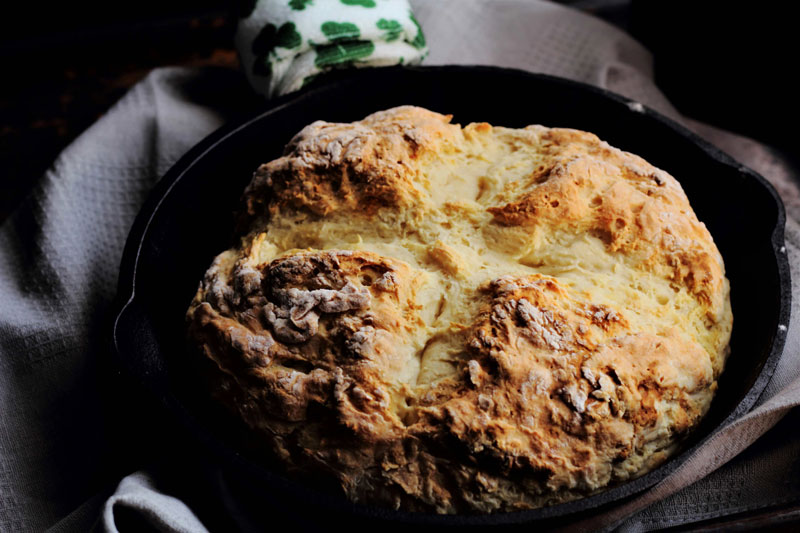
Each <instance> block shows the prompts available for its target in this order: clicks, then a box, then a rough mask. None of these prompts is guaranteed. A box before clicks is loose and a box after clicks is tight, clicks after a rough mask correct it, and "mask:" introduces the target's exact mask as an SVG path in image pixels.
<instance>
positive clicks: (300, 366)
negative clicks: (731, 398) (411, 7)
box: [187, 106, 733, 513]
mask: <svg viewBox="0 0 800 533" xmlns="http://www.w3.org/2000/svg"><path fill="white" fill-rule="evenodd" d="M243 203H244V210H243V212H242V215H241V227H242V228H245V230H244V232H243V234H242V237H241V241H240V243H239V245H238V246H236V247H234V248H232V249H230V250H227V251H225V252H223V253H222V254H220V255H219V256H218V257H217V258H216V259H215V261H214V263H213V264H212V265H211V267H210V268H209V270H208V271H207V272H206V275H205V277H204V279H203V281H202V282H201V284H200V288H199V290H198V292H197V294H196V296H195V298H194V300H193V302H192V304H191V306H190V308H189V310H188V312H187V322H188V334H189V338H190V341H191V343H192V344H193V345H194V346H196V347H198V348H199V349H200V350H201V351H202V352H203V354H204V355H205V357H206V358H208V360H210V361H211V362H212V363H213V365H212V366H213V368H214V372H213V374H214V380H215V394H216V396H217V397H218V398H219V399H220V400H221V401H222V402H223V403H225V404H226V405H227V406H228V407H229V408H230V409H231V410H232V411H233V412H234V413H236V414H237V416H239V417H240V418H241V419H242V420H243V421H244V422H245V423H246V424H247V425H248V426H249V427H250V428H252V430H253V431H254V435H257V437H258V439H260V440H262V441H263V442H266V443H267V444H268V445H269V446H270V447H271V449H272V451H273V453H274V455H275V456H276V457H277V458H278V459H279V460H280V461H281V462H282V464H284V466H285V467H286V469H287V470H288V471H290V472H296V473H301V474H303V475H317V476H324V477H327V478H331V479H335V480H336V482H337V483H338V485H340V486H341V488H342V490H343V491H344V493H345V494H346V495H347V496H348V497H349V498H351V499H352V500H354V501H358V502H364V503H371V504H379V505H386V506H389V507H392V508H403V509H406V510H412V511H413V510H423V511H435V512H440V513H456V512H495V511H511V510H519V509H528V508H534V507H539V506H543V505H549V504H553V503H558V502H563V501H567V500H571V499H575V498H579V497H582V496H585V495H588V494H591V493H593V492H596V491H598V490H602V489H603V488H605V487H607V486H609V485H612V484H615V483H619V482H621V481H624V480H627V479H630V478H632V477H637V476H640V475H642V474H644V473H646V472H647V471H649V470H652V469H653V468H655V467H656V466H658V465H659V464H660V463H662V462H663V461H664V460H665V459H666V458H667V457H668V456H669V455H670V454H671V453H673V452H674V450H675V449H676V447H677V446H678V445H679V443H680V440H681V438H682V437H683V436H684V435H686V434H687V433H688V432H689V431H691V430H692V428H693V427H695V426H696V425H697V423H698V421H699V420H700V419H701V418H702V416H703V415H704V414H705V412H706V411H707V410H708V407H709V405H710V402H711V399H712V397H713V394H714V392H715V390H716V387H717V384H716V379H717V378H718V376H719V374H720V372H721V371H722V369H723V366H724V362H725V358H726V356H727V352H728V342H729V338H730V332H731V328H732V320H733V319H732V315H731V310H730V298H729V286H728V281H727V279H726V278H725V274H724V265H723V262H722V258H721V256H720V254H719V252H718V250H717V248H716V246H715V245H714V243H713V241H712V239H711V236H710V234H709V233H708V231H707V230H706V228H705V226H704V225H703V224H702V223H701V222H700V221H698V220H697V217H696V216H695V215H694V213H693V212H692V210H691V207H690V205H689V203H688V200H687V199H686V196H685V194H684V193H683V191H682V189H681V187H680V185H679V184H678V182H677V181H676V180H675V179H674V178H673V177H672V176H670V175H669V174H667V173H666V172H664V171H662V170H659V169H657V168H655V167H653V166H651V165H650V164H648V163H647V162H646V161H644V160H643V159H641V158H639V157H637V156H635V155H632V154H629V153H626V152H622V151H620V150H618V149H616V148H613V147H611V146H609V145H607V144H606V143H604V142H602V141H601V140H599V139H598V138H597V137H596V136H594V135H592V134H590V133H585V132H580V131H575V130H566V129H557V128H552V129H551V128H545V127H542V126H529V127H527V128H523V129H509V128H502V127H495V126H491V125H489V124H486V123H479V124H470V125H467V126H465V127H463V128H462V127H460V126H458V125H454V124H450V117H449V116H445V115H440V114H438V113H434V112H431V111H428V110H425V109H421V108H416V107H409V106H405V107H399V108H394V109H390V110H387V111H382V112H379V113H375V114H373V115H370V116H369V117H367V118H365V119H364V120H362V121H360V122H355V123H352V124H330V123H325V122H315V123H313V124H311V125H309V126H308V127H306V128H305V129H303V130H302V131H301V132H300V133H298V135H297V136H295V138H294V139H292V141H291V142H290V143H289V144H288V145H287V147H286V150H285V152H284V155H283V156H282V157H281V158H279V159H277V160H275V161H272V162H270V163H267V164H265V165H262V166H261V167H260V168H259V169H258V170H257V171H256V173H255V176H254V178H253V181H252V182H251V184H250V185H249V186H248V188H247V189H246V191H245V194H244V200H243Z"/></svg>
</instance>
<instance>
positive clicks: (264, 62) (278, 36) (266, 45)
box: [252, 22, 303, 76]
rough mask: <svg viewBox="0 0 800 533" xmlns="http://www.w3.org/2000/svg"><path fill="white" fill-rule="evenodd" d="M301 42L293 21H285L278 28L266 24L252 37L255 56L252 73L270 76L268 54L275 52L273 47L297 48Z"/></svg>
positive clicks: (270, 68)
mask: <svg viewBox="0 0 800 533" xmlns="http://www.w3.org/2000/svg"><path fill="white" fill-rule="evenodd" d="M302 43H303V39H302V37H300V34H299V33H298V32H297V28H296V26H295V25H294V22H287V23H286V24H283V25H282V26H281V27H280V28H276V27H275V25H274V24H267V25H266V26H264V27H263V28H261V31H260V32H258V35H257V36H256V38H255V39H253V45H252V50H253V54H255V56H256V59H255V61H254V62H253V74H255V75H257V76H270V75H271V74H272V65H271V63H270V59H269V56H270V55H273V54H274V53H275V48H277V47H281V48H297V47H298V46H300V45H301V44H302Z"/></svg>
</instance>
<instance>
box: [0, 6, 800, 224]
mask: <svg viewBox="0 0 800 533" xmlns="http://www.w3.org/2000/svg"><path fill="white" fill-rule="evenodd" d="M252 1H253V0H251V2H252ZM241 3H242V2H239V3H236V2H224V1H220V0H216V1H215V0H192V1H189V0H171V1H164V0H161V1H154V0H140V1H138V2H131V3H124V2H107V3H105V4H100V5H97V4H96V3H95V2H52V1H44V2H28V3H24V2H23V3H19V2H15V3H14V4H13V6H12V7H10V10H7V8H8V7H9V6H4V15H3V16H2V17H0V62H1V64H2V66H3V67H2V75H1V76H0V78H2V79H3V82H2V83H0V172H1V173H0V221H2V220H3V219H5V218H6V217H7V216H8V214H9V213H10V211H11V210H12V209H13V208H14V206H16V205H17V204H18V203H19V201H20V199H21V198H22V197H23V196H24V194H25V193H26V192H27V191H29V190H30V188H31V187H32V185H33V183H35V181H36V179H37V178H38V177H39V176H40V175H41V174H42V173H43V172H44V171H45V170H46V169H47V168H48V166H49V165H50V164H51V163H52V161H53V159H54V158H55V157H56V155H57V154H58V152H59V151H61V150H62V149H63V148H64V147H65V146H66V145H67V144H68V143H69V142H70V141H71V140H72V139H74V138H75V137H76V136H77V135H78V134H79V133H80V132H81V131H83V130H84V129H86V128H87V127H88V126H89V125H90V124H91V123H92V122H94V121H95V120H96V119H97V118H98V117H99V116H100V115H102V114H103V113H104V112H105V111H106V110H107V109H108V108H109V107H110V106H111V105H112V104H113V103H114V102H115V101H116V100H117V99H118V98H119V97H120V96H121V95H122V94H123V93H124V92H125V91H126V90H127V89H128V88H129V87H130V86H131V85H133V84H134V83H136V82H137V81H138V80H140V79H141V78H142V77H144V76H145V75H146V74H147V72H148V71H149V70H150V69H152V68H155V67H159V66H163V65H191V66H195V65H217V66H221V67H224V68H231V69H237V68H238V60H237V57H236V52H235V50H234V48H233V39H232V37H233V33H234V29H235V24H236V13H237V7H238V4H241ZM559 3H561V4H566V5H570V6H572V7H575V8H577V9H582V10H584V11H587V12H590V13H593V14H595V15H597V16H600V17H602V18H604V19H606V20H608V21H609V22H611V23H613V24H616V25H618V26H620V27H622V28H623V29H626V30H627V31H628V32H629V33H631V34H632V35H633V36H634V37H636V38H637V39H638V40H639V41H641V42H642V43H643V44H644V45H645V46H647V47H648V48H649V49H650V50H651V51H652V52H653V54H654V57H655V68H656V81H657V83H658V85H659V86H660V87H661V88H662V90H663V91H664V92H665V93H666V94H667V96H668V97H669V98H670V100H671V101H672V102H673V103H674V104H675V105H676V106H677V108H678V109H679V110H680V111H681V112H682V113H683V114H685V115H687V116H691V117H693V118H696V119H698V120H702V121H706V122H709V123H712V124H715V125H718V126H720V127H722V128H725V129H729V130H732V131H735V132H738V133H742V134H744V135H748V136H750V137H753V138H755V139H757V140H760V141H762V142H765V143H767V144H770V145H772V146H773V147H775V148H777V149H778V150H779V151H781V152H782V153H783V154H784V155H787V156H788V157H790V158H792V159H797V155H796V152H797V151H796V149H795V144H796V143H797V140H798V135H797V126H796V124H798V118H800V113H798V109H799V107H798V101H797V90H796V89H797V81H796V76H795V72H794V71H795V69H796V66H797V65H798V61H797V59H796V54H797V52H798V49H800V46H798V44H797V43H798V41H797V35H796V33H797V32H798V29H797V28H796V27H794V19H793V17H792V15H791V12H790V10H789V9H790V7H791V6H792V3H791V2H777V1H771V0H766V1H764V0H762V1H759V2H747V3H745V2H735V1H726V2H723V1H718V0H693V1H690V0H562V1H560V2H559Z"/></svg>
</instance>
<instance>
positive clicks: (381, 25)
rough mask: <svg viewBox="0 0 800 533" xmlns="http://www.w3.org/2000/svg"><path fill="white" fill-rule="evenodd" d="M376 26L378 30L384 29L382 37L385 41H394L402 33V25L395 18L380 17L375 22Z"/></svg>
mask: <svg viewBox="0 0 800 533" xmlns="http://www.w3.org/2000/svg"><path fill="white" fill-rule="evenodd" d="M377 26H378V29H379V30H385V31H386V33H385V34H384V36H383V39H384V40H385V41H386V42H387V43H390V42H392V41H396V40H397V39H398V38H399V37H400V34H401V33H403V25H402V24H400V23H399V22H397V21H396V20H386V19H380V20H379V21H378V22H377Z"/></svg>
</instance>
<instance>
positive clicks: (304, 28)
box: [236, 0, 427, 98]
mask: <svg viewBox="0 0 800 533" xmlns="http://www.w3.org/2000/svg"><path fill="white" fill-rule="evenodd" d="M251 6H252V11H251V12H249V13H243V14H242V15H243V18H242V19H240V21H239V25H238V28H237V31H236V47H237V49H238V50H239V57H240V59H241V61H242V66H243V68H244V70H245V72H246V73H247V77H248V79H249V80H250V83H251V84H252V86H253V87H254V88H255V90H256V91H257V92H259V93H261V94H263V95H264V96H266V97H268V98H271V97H274V96H278V95H281V94H286V93H289V92H292V91H296V90H297V89H300V88H301V87H303V86H304V85H305V84H307V83H309V82H310V81H311V80H313V79H314V78H315V77H316V76H317V75H319V74H320V73H322V72H324V71H326V70H330V69H334V68H345V67H380V66H389V65H398V64H400V65H402V64H415V63H419V62H420V61H422V58H424V57H425V55H426V54H427V47H426V46H425V37H424V36H423V34H422V29H421V28H420V26H419V24H418V23H417V21H416V19H415V18H414V15H413V14H412V12H411V7H410V6H409V4H408V0H257V1H256V2H254V3H253V4H251Z"/></svg>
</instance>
